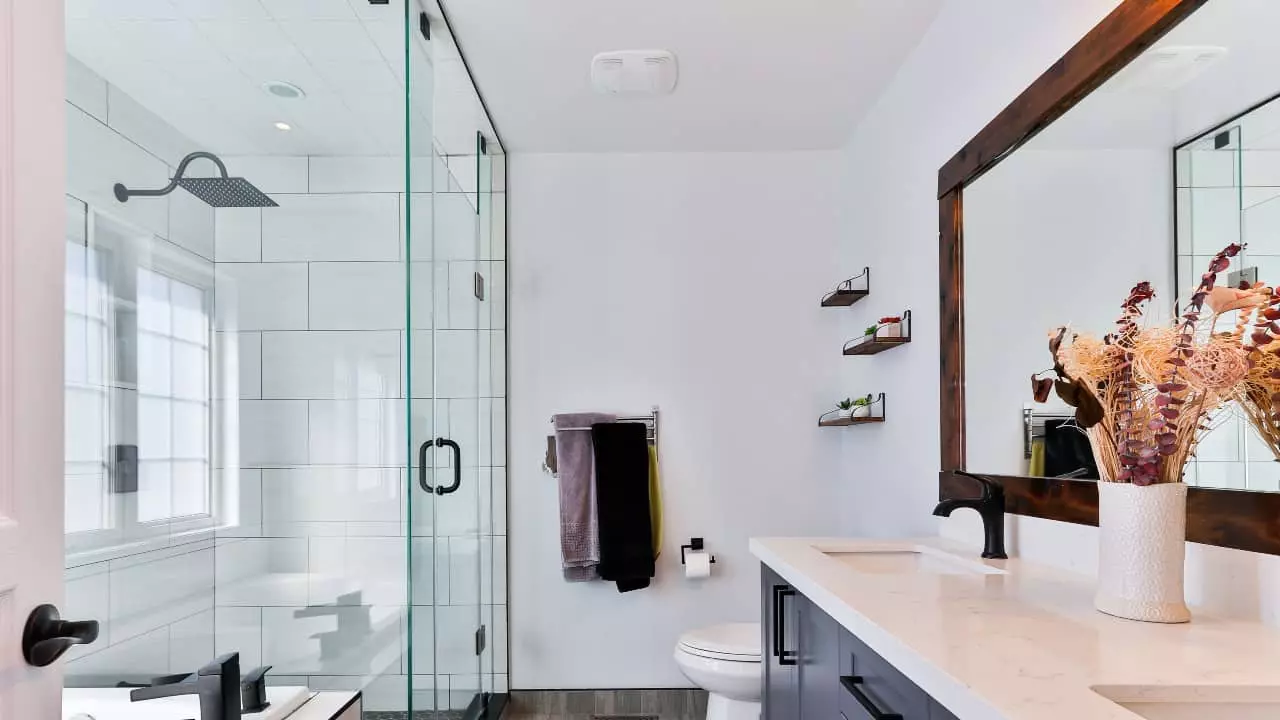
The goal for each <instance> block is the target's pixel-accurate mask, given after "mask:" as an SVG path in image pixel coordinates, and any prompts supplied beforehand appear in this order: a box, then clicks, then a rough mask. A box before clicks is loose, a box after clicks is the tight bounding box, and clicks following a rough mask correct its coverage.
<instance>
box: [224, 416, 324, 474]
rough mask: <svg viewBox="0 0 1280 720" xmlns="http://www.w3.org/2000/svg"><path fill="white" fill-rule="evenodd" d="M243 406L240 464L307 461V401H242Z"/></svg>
mask: <svg viewBox="0 0 1280 720" xmlns="http://www.w3.org/2000/svg"><path fill="white" fill-rule="evenodd" d="M239 406H240V412H239V438H240V447H239V457H240V467H245V468H255V467H278V466H282V465H285V466H288V465H305V464H307V460H308V455H307V402H306V401H305V400H242V401H240V404H239Z"/></svg>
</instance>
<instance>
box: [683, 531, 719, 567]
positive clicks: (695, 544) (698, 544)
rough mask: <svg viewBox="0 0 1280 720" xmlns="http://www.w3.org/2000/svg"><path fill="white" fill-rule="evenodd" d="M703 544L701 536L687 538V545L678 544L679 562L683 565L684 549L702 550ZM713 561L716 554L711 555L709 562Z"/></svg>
mask: <svg viewBox="0 0 1280 720" xmlns="http://www.w3.org/2000/svg"><path fill="white" fill-rule="evenodd" d="M703 545H704V543H703V542H702V538H689V544H688V545H681V546H680V564H681V565H684V564H685V562H684V553H685V551H686V550H692V551H694V552H697V551H700V550H702V549H703ZM715 561H716V556H715V555H712V556H711V562H713V563H714V562H715Z"/></svg>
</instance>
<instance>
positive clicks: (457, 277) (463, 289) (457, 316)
mask: <svg viewBox="0 0 1280 720" xmlns="http://www.w3.org/2000/svg"><path fill="white" fill-rule="evenodd" d="M487 264H488V263H485V265H487ZM480 270H481V263H477V262H474V261H465V262H451V263H449V325H448V327H449V328H451V329H454V330H474V329H476V328H479V327H481V324H480V323H481V320H480V312H481V310H482V308H484V305H483V304H482V303H481V302H480V299H479V298H477V297H476V280H475V278H476V273H477V272H479V271H480ZM487 279H488V278H486V280H487Z"/></svg>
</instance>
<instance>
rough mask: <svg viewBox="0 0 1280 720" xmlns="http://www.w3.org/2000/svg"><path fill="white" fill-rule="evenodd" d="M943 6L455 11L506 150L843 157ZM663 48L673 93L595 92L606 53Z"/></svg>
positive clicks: (840, 0)
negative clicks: (592, 75) (835, 153)
mask: <svg viewBox="0 0 1280 720" xmlns="http://www.w3.org/2000/svg"><path fill="white" fill-rule="evenodd" d="M941 4H942V2H941V0H787V2H776V1H772V0H771V1H768V2H766V1H765V0H645V1H644V2H638V1H636V0H459V1H457V2H450V3H448V4H447V9H448V11H449V16H450V20H451V21H452V22H453V24H454V29H455V31H456V32H457V36H458V37H459V39H460V41H461V43H462V46H463V49H464V50H465V51H466V54H467V59H468V61H469V62H470V63H471V66H472V69H473V70H474V71H475V74H476V82H477V84H478V85H479V87H480V91H481V92H482V93H483V94H484V96H485V99H486V101H487V102H488V103H489V109H490V110H491V111H492V112H493V116H494V122H495V123H497V125H498V129H499V130H500V131H501V132H502V134H503V139H504V140H505V142H506V145H507V150H508V151H524V152H614V151H616V152H632V151H635V152H640V151H698V150H706V151H738V150H792V149H818V148H833V147H838V146H840V145H842V144H843V143H844V142H845V140H846V139H847V138H848V136H849V133H850V132H851V131H852V130H853V128H854V126H855V124H856V123H857V122H858V120H859V119H860V118H861V116H862V114H863V113H864V112H865V111H866V110H867V109H868V108H869V107H870V105H871V104H872V103H873V102H874V100H875V99H876V97H877V95H878V94H879V93H880V91H882V90H883V89H884V87H885V86H886V85H887V84H888V82H889V80H890V79H891V78H892V77H893V74H894V73H895V71H896V70H897V68H898V66H899V64H900V63H901V62H902V61H903V60H904V59H905V58H906V56H907V55H908V54H909V53H910V51H911V50H912V49H913V48H914V47H915V46H916V44H917V42H918V41H919V40H920V38H921V37H922V35H923V34H924V32H925V30H926V29H927V28H928V26H929V24H930V23H931V22H932V20H933V18H934V16H935V15H936V14H937V11H938V9H939V8H940V6H941ZM649 48H664V49H668V50H672V51H673V52H675V53H676V55H677V56H678V58H679V67H680V80H679V84H678V85H677V87H676V91H675V93H674V94H673V95H670V96H664V97H619V96H602V95H596V94H593V93H592V91H591V89H590V82H589V63H590V61H591V58H592V57H593V56H594V55H595V54H596V53H598V52H602V51H606V50H621V49H649Z"/></svg>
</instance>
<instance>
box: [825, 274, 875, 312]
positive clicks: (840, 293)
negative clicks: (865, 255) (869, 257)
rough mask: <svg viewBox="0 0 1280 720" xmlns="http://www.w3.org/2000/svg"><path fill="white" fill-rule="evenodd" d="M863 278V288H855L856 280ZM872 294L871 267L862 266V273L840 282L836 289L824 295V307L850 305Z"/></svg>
mask: <svg viewBox="0 0 1280 720" xmlns="http://www.w3.org/2000/svg"><path fill="white" fill-rule="evenodd" d="M858 279H862V280H863V282H862V283H861V284H862V287H861V288H855V287H854V286H853V285H854V281H855V280H858ZM870 294H871V268H869V267H865V268H862V274H861V275H855V276H853V277H851V278H849V279H848V280H845V281H844V282H842V283H840V284H839V285H838V286H837V287H836V289H835V290H832V291H831V292H829V293H827V294H826V295H824V296H823V297H822V307H849V306H850V305H852V304H854V303H856V302H858V301H859V300H861V299H862V298H864V297H866V296H868V295H870Z"/></svg>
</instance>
